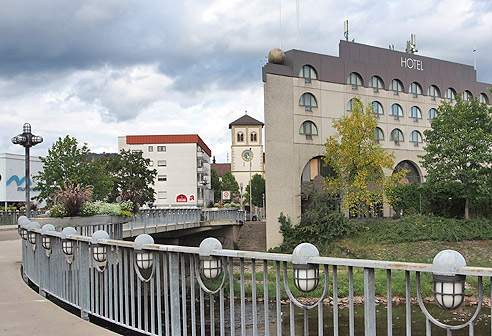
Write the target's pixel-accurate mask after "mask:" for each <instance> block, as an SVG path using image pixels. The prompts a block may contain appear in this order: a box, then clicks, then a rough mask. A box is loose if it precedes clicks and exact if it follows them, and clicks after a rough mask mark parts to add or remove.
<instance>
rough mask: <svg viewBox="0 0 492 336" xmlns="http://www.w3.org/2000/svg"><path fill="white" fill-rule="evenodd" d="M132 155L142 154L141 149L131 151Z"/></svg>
mask: <svg viewBox="0 0 492 336" xmlns="http://www.w3.org/2000/svg"><path fill="white" fill-rule="evenodd" d="M132 153H133V154H138V153H142V150H141V149H134V150H132Z"/></svg>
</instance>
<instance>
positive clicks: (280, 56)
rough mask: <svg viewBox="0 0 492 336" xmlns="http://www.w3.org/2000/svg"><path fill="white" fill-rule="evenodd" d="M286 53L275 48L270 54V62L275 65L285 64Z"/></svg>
mask: <svg viewBox="0 0 492 336" xmlns="http://www.w3.org/2000/svg"><path fill="white" fill-rule="evenodd" d="M284 58H285V53H284V51H283V50H282V49H279V48H274V49H272V50H270V52H269V53H268V62H270V63H275V64H283V63H284Z"/></svg>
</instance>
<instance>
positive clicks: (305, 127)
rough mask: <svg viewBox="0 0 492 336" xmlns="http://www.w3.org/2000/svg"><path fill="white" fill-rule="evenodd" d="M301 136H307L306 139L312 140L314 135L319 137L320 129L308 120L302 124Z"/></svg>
mask: <svg viewBox="0 0 492 336" xmlns="http://www.w3.org/2000/svg"><path fill="white" fill-rule="evenodd" d="M299 134H305V135H306V139H312V138H313V135H318V128H317V127H316V125H315V123H313V122H312V121H310V120H307V121H305V122H303V123H302V125H301V128H299Z"/></svg>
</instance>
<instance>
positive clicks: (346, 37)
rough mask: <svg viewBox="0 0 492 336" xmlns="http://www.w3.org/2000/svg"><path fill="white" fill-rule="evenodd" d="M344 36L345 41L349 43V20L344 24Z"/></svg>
mask: <svg viewBox="0 0 492 336" xmlns="http://www.w3.org/2000/svg"><path fill="white" fill-rule="evenodd" d="M343 36H345V41H348V38H349V31H348V20H345V21H344V22H343Z"/></svg>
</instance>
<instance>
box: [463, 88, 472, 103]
mask: <svg viewBox="0 0 492 336" xmlns="http://www.w3.org/2000/svg"><path fill="white" fill-rule="evenodd" d="M472 99H473V95H472V93H471V92H470V91H468V90H465V91H464V92H463V100H464V101H471V100H472Z"/></svg>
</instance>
